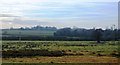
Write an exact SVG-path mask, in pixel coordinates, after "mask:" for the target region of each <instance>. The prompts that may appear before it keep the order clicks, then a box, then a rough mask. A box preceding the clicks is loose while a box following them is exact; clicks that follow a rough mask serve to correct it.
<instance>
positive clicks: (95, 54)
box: [2, 41, 120, 63]
mask: <svg viewBox="0 0 120 65" xmlns="http://www.w3.org/2000/svg"><path fill="white" fill-rule="evenodd" d="M2 47H3V48H2V51H3V57H4V58H3V62H5V63H7V62H11V63H12V62H18V63H19V62H21V63H25V62H28V63H29V62H33V63H42V62H43V63H51V62H53V63H82V62H84V63H88V62H95V63H99V62H101V63H109V62H110V63H117V62H118V57H119V56H120V55H119V54H118V41H116V42H113V41H106V42H102V43H101V44H98V43H96V42H95V41H3V45H2Z"/></svg>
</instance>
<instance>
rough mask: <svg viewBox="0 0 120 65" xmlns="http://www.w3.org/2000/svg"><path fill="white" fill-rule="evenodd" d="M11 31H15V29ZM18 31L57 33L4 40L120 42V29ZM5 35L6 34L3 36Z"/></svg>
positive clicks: (6, 38)
mask: <svg viewBox="0 0 120 65" xmlns="http://www.w3.org/2000/svg"><path fill="white" fill-rule="evenodd" d="M10 30H15V29H14V28H12V29H10ZM17 30H40V31H41V30H48V31H51V30H53V31H56V32H55V33H54V35H53V36H15V35H14V36H13V35H10V36H7V37H6V36H2V40H19V38H21V39H20V40H47V41H55V40H69V41H76V40H84V41H87V40H88V41H90V40H91V41H92V40H97V42H98V43H100V40H103V41H104V40H119V39H120V34H119V33H120V29H114V30H113V29H105V30H103V29H95V28H93V29H83V28H62V29H57V28H56V27H42V26H35V27H31V28H22V27H21V28H18V29H17ZM3 35H4V34H3Z"/></svg>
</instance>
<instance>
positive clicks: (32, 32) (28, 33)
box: [2, 30, 55, 36]
mask: <svg viewBox="0 0 120 65" xmlns="http://www.w3.org/2000/svg"><path fill="white" fill-rule="evenodd" d="M19 32H21V35H22V36H53V33H54V32H55V31H47V30H41V31H39V30H4V31H2V33H3V34H4V35H19Z"/></svg>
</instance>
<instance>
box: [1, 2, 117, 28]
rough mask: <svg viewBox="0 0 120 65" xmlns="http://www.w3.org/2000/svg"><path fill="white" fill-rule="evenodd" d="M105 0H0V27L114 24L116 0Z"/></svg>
mask: <svg viewBox="0 0 120 65" xmlns="http://www.w3.org/2000/svg"><path fill="white" fill-rule="evenodd" d="M109 1H111V2H109ZM109 1H108V0H107V1H106V2H105V1H100V2H99V1H98V0H96V1H93V2H92V1H91V2H90V1H88V0H85V1H80V0H74V1H73V0H66V1H64V0H58V1H56V0H44V1H41V0H31V1H29V0H11V1H7V0H1V1H0V7H1V10H0V23H1V26H2V27H1V28H10V27H14V28H19V27H31V26H35V25H42V26H55V27H57V28H63V27H74V26H75V27H79V28H93V27H96V28H103V29H105V28H110V27H111V26H113V25H116V27H118V2H117V1H118V0H114V1H112V0H109Z"/></svg>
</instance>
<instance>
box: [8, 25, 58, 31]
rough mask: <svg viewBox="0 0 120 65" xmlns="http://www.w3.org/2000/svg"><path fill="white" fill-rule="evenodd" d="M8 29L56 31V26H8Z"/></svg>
mask: <svg viewBox="0 0 120 65" xmlns="http://www.w3.org/2000/svg"><path fill="white" fill-rule="evenodd" d="M10 30H51V31H56V30H57V28H56V27H50V26H45V27H43V26H39V25H37V26H34V27H25V28H24V27H21V28H10Z"/></svg>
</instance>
